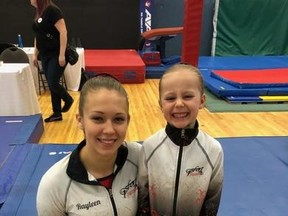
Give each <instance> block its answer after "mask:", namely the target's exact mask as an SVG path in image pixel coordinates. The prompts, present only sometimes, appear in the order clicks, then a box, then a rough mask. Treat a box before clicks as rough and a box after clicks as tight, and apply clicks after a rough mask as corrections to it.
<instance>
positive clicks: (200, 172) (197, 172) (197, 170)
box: [186, 166, 204, 176]
mask: <svg viewBox="0 0 288 216" xmlns="http://www.w3.org/2000/svg"><path fill="white" fill-rule="evenodd" d="M203 168H204V167H199V166H196V167H194V168H190V169H187V170H186V173H187V176H197V175H203Z"/></svg>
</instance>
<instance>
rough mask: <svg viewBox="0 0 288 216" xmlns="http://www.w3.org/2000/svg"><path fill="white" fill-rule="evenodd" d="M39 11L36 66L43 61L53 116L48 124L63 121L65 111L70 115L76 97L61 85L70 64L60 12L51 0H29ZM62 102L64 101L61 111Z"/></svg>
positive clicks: (36, 17)
mask: <svg viewBox="0 0 288 216" xmlns="http://www.w3.org/2000/svg"><path fill="white" fill-rule="evenodd" d="M30 2H31V5H32V6H34V7H35V8H36V14H35V19H34V22H33V30H34V32H35V40H34V47H35V49H34V50H35V51H34V55H33V63H34V65H35V66H36V67H38V59H40V60H41V63H42V67H43V71H44V73H45V76H46V79H47V82H48V86H49V90H50V94H51V102H52V109H53V114H52V115H50V116H49V117H48V118H46V119H45V120H44V121H45V122H53V121H61V120H62V112H67V111H68V110H69V109H70V107H71V106H72V104H73V98H72V97H71V96H70V95H69V93H68V92H67V91H66V89H65V88H64V87H63V86H62V85H61V84H60V83H59V82H60V78H61V76H62V75H63V73H64V69H65V67H66V65H67V62H66V60H65V50H66V46H67V29H66V24H65V20H64V17H63V13H62V11H61V9H60V8H59V7H58V6H57V5H55V4H54V3H53V2H52V1H51V0H30ZM61 100H63V101H64V102H65V104H64V106H63V108H61Z"/></svg>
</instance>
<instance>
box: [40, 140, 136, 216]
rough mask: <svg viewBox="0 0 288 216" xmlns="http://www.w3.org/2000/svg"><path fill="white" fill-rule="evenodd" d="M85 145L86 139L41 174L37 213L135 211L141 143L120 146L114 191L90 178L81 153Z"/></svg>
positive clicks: (44, 215)
mask: <svg viewBox="0 0 288 216" xmlns="http://www.w3.org/2000/svg"><path fill="white" fill-rule="evenodd" d="M84 145H85V141H83V142H81V143H80V144H79V146H78V147H77V148H76V149H75V150H74V151H73V152H72V153H71V154H70V155H67V156H66V157H65V158H63V159H62V160H60V161H59V162H57V163H56V164H54V165H53V166H52V167H51V168H50V169H49V170H48V171H47V172H46V174H45V175H44V176H43V177H42V179H41V182H40V185H39V188H38V194H37V210H38V215H39V216H58V215H73V216H74V215H81V216H84V215H87V216H91V215H101V216H102V215H118V216H130V215H136V212H137V198H138V190H137V188H138V186H137V173H138V160H139V152H140V148H141V145H140V144H138V143H128V144H126V143H124V144H123V145H122V146H121V147H120V148H119V150H118V156H117V159H116V164H117V165H116V166H115V170H114V174H115V177H114V180H113V184H112V189H111V191H109V190H108V189H107V188H106V187H104V186H102V185H100V184H99V183H98V182H97V181H89V180H88V175H87V171H86V169H85V168H84V166H83V164H82V163H81V161H80V157H79V152H80V150H81V148H83V146H84Z"/></svg>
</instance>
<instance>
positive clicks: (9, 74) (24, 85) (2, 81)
mask: <svg viewBox="0 0 288 216" xmlns="http://www.w3.org/2000/svg"><path fill="white" fill-rule="evenodd" d="M38 113H40V107H39V103H38V98H37V94H36V90H35V85H34V81H33V76H32V73H31V69H30V65H29V64H10V63H4V64H2V65H0V116H27V115H34V114H38Z"/></svg>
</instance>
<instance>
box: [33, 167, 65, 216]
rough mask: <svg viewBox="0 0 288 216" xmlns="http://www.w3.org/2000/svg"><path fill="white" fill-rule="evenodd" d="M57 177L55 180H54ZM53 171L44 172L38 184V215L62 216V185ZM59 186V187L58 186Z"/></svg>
mask: <svg viewBox="0 0 288 216" xmlns="http://www.w3.org/2000/svg"><path fill="white" fill-rule="evenodd" d="M55 179H57V180H55ZM59 184H61V181H59V179H58V178H56V177H55V176H54V177H53V173H51V172H50V173H46V174H45V175H44V176H43V177H42V179H41V181H40V184H39V186H38V191H37V202H36V204H37V212H38V216H44V215H45V216H62V215H63V216H64V215H66V214H65V204H64V199H63V195H62V192H63V187H64V186H63V185H62V187H61V186H60V185H59ZM59 187H61V188H59Z"/></svg>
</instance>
